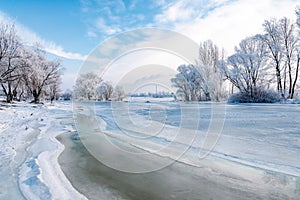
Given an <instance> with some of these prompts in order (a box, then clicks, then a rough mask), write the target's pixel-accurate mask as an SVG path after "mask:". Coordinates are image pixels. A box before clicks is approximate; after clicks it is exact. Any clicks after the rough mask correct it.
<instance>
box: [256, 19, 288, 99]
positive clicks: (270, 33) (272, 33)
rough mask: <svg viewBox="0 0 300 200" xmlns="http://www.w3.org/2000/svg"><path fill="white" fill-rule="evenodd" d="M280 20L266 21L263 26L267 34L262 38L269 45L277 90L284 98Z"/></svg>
mask: <svg viewBox="0 0 300 200" xmlns="http://www.w3.org/2000/svg"><path fill="white" fill-rule="evenodd" d="M278 23H279V22H278V20H276V19H271V20H266V21H265V22H264V24H263V27H264V30H265V32H266V34H265V35H264V36H262V37H261V38H262V39H263V41H264V42H265V44H266V45H267V49H268V52H269V54H268V56H269V59H270V60H271V63H272V65H273V66H274V69H275V71H276V80H277V90H278V92H279V93H280V94H281V96H282V97H283V98H284V97H285V96H284V90H283V86H282V70H281V68H282V63H283V50H282V44H281V36H280V32H279V30H278Z"/></svg>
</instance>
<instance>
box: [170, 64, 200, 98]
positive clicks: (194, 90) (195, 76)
mask: <svg viewBox="0 0 300 200" xmlns="http://www.w3.org/2000/svg"><path fill="white" fill-rule="evenodd" d="M177 71H178V72H179V73H178V74H176V76H175V77H174V78H172V79H171V82H172V83H173V86H174V87H176V88H177V95H178V96H179V97H181V98H182V99H183V100H184V101H198V100H200V96H201V91H203V78H202V77H201V74H200V71H199V69H198V68H197V67H195V66H194V65H191V64H190V65H181V66H179V67H178V68H177Z"/></svg>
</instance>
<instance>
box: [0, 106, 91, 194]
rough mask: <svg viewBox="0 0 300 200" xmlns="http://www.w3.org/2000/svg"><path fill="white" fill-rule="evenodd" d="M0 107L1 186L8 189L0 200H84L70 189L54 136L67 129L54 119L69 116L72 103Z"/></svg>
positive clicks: (58, 144)
mask: <svg viewBox="0 0 300 200" xmlns="http://www.w3.org/2000/svg"><path fill="white" fill-rule="evenodd" d="M1 108H3V110H0V127H1V129H0V137H1V138H0V159H1V175H3V176H4V178H2V179H1V180H0V185H7V188H8V189H7V190H3V191H2V192H1V193H0V199H3V198H5V199H7V198H10V197H11V198H10V199H20V198H22V197H23V198H24V197H25V198H26V199H86V198H85V197H84V196H83V195H82V194H80V193H79V192H77V191H76V190H75V189H74V188H73V187H72V185H71V183H70V182H69V181H68V179H67V178H66V177H65V175H64V174H63V172H62V170H61V169H60V166H59V164H58V156H59V155H60V153H61V152H62V151H63V149H64V146H63V145H62V144H60V143H59V142H58V141H57V140H56V139H55V137H56V136H57V135H59V134H61V133H63V132H65V131H66V130H65V128H68V127H64V126H63V125H61V124H60V121H59V120H57V117H58V116H59V115H62V116H66V115H72V112H71V109H72V108H71V104H66V105H64V104H57V106H55V105H46V106H41V105H37V106H36V105H30V104H25V103H24V104H22V103H19V104H14V105H5V104H4V105H2V106H1ZM12 173H13V174H12ZM5 174H7V175H5ZM11 175H13V176H11ZM4 191H5V192H4Z"/></svg>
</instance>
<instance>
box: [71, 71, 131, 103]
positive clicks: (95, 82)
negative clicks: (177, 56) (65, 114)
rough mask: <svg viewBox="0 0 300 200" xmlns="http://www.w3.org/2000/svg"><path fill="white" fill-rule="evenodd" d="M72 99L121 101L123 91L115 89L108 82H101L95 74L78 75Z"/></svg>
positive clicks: (120, 88)
mask: <svg viewBox="0 0 300 200" xmlns="http://www.w3.org/2000/svg"><path fill="white" fill-rule="evenodd" d="M73 98H74V99H78V100H93V101H108V100H116V101H122V100H123V99H124V98H125V91H124V89H123V88H122V87H120V86H116V87H115V88H114V87H113V86H112V84H111V83H110V82H108V81H104V80H102V78H101V77H100V76H98V75H97V74H96V73H92V72H89V73H85V74H80V75H79V77H78V78H77V80H76V83H75V85H74V88H73Z"/></svg>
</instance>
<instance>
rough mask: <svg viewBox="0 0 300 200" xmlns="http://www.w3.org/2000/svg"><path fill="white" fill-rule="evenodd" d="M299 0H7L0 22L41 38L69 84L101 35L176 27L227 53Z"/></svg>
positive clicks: (1, 8)
mask: <svg viewBox="0 0 300 200" xmlns="http://www.w3.org/2000/svg"><path fill="white" fill-rule="evenodd" d="M296 5H300V0H156V1H155V0H153V1H151V0H66V1H61V0H51V1H50V0H49V1H46V0H44V1H40V0H6V1H4V0H3V1H1V5H0V21H11V20H12V21H14V22H15V24H16V26H17V29H18V33H19V35H21V38H22V39H23V41H25V42H26V43H28V44H34V43H35V42H39V43H40V44H41V45H42V46H43V47H44V48H45V49H46V50H47V51H48V52H49V53H51V54H53V55H55V56H59V57H60V58H61V59H62V60H63V63H64V66H65V68H66V71H65V75H64V77H63V87H62V88H63V89H66V88H70V87H72V84H73V82H74V80H75V79H76V74H77V72H78V69H79V68H80V65H81V63H82V61H83V60H84V59H85V58H86V56H87V55H88V54H89V53H90V52H91V51H92V50H93V49H94V48H95V47H96V46H97V45H99V44H100V43H101V42H102V41H103V40H105V39H107V38H109V37H112V36H114V35H115V34H118V33H122V32H124V31H128V30H133V29H135V28H144V27H157V28H166V29H170V30H174V31H178V32H180V33H183V34H185V35H187V36H189V37H190V38H191V39H193V40H194V41H196V42H197V43H199V42H200V41H203V40H206V39H212V40H213V41H214V42H215V43H216V44H217V45H219V46H220V47H224V48H225V49H226V51H227V52H229V53H230V52H232V51H233V48H234V46H235V45H237V44H238V42H239V41H240V40H241V39H243V38H244V37H246V36H250V35H252V34H256V33H259V32H261V31H262V30H261V24H262V23H263V21H264V20H265V19H269V18H271V17H277V18H281V17H283V16H287V17H289V18H291V19H294V18H295V15H294V10H295V7H296Z"/></svg>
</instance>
